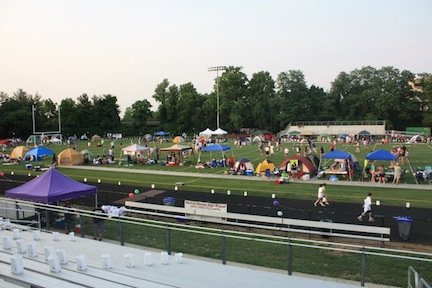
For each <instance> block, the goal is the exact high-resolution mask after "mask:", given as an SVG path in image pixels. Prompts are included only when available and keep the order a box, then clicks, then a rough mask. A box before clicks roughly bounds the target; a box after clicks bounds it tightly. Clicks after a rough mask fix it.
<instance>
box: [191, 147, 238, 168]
mask: <svg viewBox="0 0 432 288" xmlns="http://www.w3.org/2000/svg"><path fill="white" fill-rule="evenodd" d="M227 150H231V147H230V146H226V145H220V144H212V145H207V146H204V147H203V148H201V150H200V154H199V156H198V163H199V162H200V161H201V153H202V152H210V160H212V166H213V167H215V166H223V167H226V166H227V163H226V161H225V160H224V161H223V162H224V163H220V164H221V165H218V164H217V161H216V160H215V159H212V152H222V159H225V157H224V156H225V154H224V151H227ZM221 162H222V161H221Z"/></svg>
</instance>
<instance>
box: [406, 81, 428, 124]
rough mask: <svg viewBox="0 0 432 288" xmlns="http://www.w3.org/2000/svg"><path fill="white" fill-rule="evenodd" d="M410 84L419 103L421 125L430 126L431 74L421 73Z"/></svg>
mask: <svg viewBox="0 0 432 288" xmlns="http://www.w3.org/2000/svg"><path fill="white" fill-rule="evenodd" d="M411 84H412V85H413V90H414V93H415V97H416V98H417V99H418V100H419V103H420V105H421V106H420V110H421V113H420V114H421V117H422V119H421V125H422V126H424V127H432V74H431V73H421V74H419V75H418V77H417V78H416V79H415V80H414V82H412V83H411Z"/></svg>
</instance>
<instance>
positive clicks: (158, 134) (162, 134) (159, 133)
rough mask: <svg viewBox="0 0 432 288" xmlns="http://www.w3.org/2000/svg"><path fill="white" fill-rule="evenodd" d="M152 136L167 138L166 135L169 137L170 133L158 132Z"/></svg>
mask: <svg viewBox="0 0 432 288" xmlns="http://www.w3.org/2000/svg"><path fill="white" fill-rule="evenodd" d="M154 135H156V136H168V135H170V133H169V132H165V131H159V132H156V133H155V134H154Z"/></svg>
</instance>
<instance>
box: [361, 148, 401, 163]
mask: <svg viewBox="0 0 432 288" xmlns="http://www.w3.org/2000/svg"><path fill="white" fill-rule="evenodd" d="M366 159H367V160H384V161H396V160H397V156H396V155H393V154H392V153H391V152H389V151H386V150H383V149H380V150H377V151H374V152H371V153H369V154H368V155H366Z"/></svg>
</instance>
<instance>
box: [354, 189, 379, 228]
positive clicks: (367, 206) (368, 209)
mask: <svg viewBox="0 0 432 288" xmlns="http://www.w3.org/2000/svg"><path fill="white" fill-rule="evenodd" d="M363 202H364V203H363V213H361V214H360V216H358V217H357V219H358V220H359V221H363V216H366V214H368V216H369V222H374V221H375V220H374V218H373V217H372V193H370V192H369V193H368V195H367V197H366V198H365V199H364V200H363Z"/></svg>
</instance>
